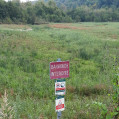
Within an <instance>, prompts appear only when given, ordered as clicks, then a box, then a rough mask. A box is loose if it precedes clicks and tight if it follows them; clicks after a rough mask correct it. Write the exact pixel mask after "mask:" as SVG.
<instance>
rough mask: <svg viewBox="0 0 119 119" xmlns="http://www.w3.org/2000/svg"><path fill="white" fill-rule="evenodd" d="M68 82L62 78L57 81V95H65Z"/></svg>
mask: <svg viewBox="0 0 119 119" xmlns="http://www.w3.org/2000/svg"><path fill="white" fill-rule="evenodd" d="M65 93H66V82H65V79H63V80H62V79H60V80H57V81H56V82H55V95H65Z"/></svg>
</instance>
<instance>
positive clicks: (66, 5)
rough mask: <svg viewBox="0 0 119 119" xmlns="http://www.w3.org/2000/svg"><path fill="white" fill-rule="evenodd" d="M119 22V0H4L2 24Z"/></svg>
mask: <svg viewBox="0 0 119 119" xmlns="http://www.w3.org/2000/svg"><path fill="white" fill-rule="evenodd" d="M108 21H110V22H111V21H113V22H115V21H119V0H54V1H49V0H39V1H35V2H25V3H21V2H20V1H19V0H13V1H9V2H5V1H4V0H0V23H9V24H10V23H15V24H20V23H24V24H41V23H47V22H108Z"/></svg>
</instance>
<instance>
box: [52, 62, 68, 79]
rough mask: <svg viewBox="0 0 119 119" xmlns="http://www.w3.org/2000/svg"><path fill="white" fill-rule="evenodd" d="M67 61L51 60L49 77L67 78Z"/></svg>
mask: <svg viewBox="0 0 119 119" xmlns="http://www.w3.org/2000/svg"><path fill="white" fill-rule="evenodd" d="M68 77H69V61H60V62H51V63H50V79H58V78H68Z"/></svg>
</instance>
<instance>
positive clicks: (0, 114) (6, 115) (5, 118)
mask: <svg viewBox="0 0 119 119" xmlns="http://www.w3.org/2000/svg"><path fill="white" fill-rule="evenodd" d="M13 118H14V117H13V108H12V107H11V106H10V104H9V102H8V95H7V92H6V90H5V93H4V96H2V103H1V109H0V119H13Z"/></svg>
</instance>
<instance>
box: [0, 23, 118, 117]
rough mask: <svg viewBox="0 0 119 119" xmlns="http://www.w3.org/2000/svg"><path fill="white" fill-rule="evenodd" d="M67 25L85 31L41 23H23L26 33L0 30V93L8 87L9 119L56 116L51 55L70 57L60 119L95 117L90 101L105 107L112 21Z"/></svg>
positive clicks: (114, 50) (113, 48) (114, 51)
mask: <svg viewBox="0 0 119 119" xmlns="http://www.w3.org/2000/svg"><path fill="white" fill-rule="evenodd" d="M71 25H72V26H77V27H88V28H89V30H73V29H56V28H50V27H49V26H47V25H41V26H29V27H31V28H32V29H33V30H32V31H29V32H21V31H15V30H14V31H13V30H10V29H9V27H10V26H9V27H8V28H7V26H5V28H4V29H3V26H2V28H0V95H3V93H4V90H5V89H7V90H8V94H9V101H10V102H11V103H12V105H14V110H15V117H14V118H15V119H38V118H41V119H42V118H44V119H55V118H56V113H55V91H54V81H53V80H50V79H49V63H50V62H52V61H56V60H57V58H61V60H69V61H70V78H67V79H66V83H67V93H66V96H65V97H66V110H65V111H64V112H63V114H62V118H65V119H78V118H79V117H80V118H81V119H100V118H101V112H100V110H98V109H97V108H96V107H95V106H94V105H93V102H94V101H96V102H102V103H104V104H105V105H106V106H107V107H108V108H111V102H112V98H111V97H109V96H108V94H109V93H110V94H112V89H113V88H112V78H113V64H114V57H117V59H118V58H119V35H118V32H119V29H118V23H106V25H105V23H82V24H71ZM17 27H18V26H17ZM112 29H113V30H112ZM69 112H70V114H69Z"/></svg>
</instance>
